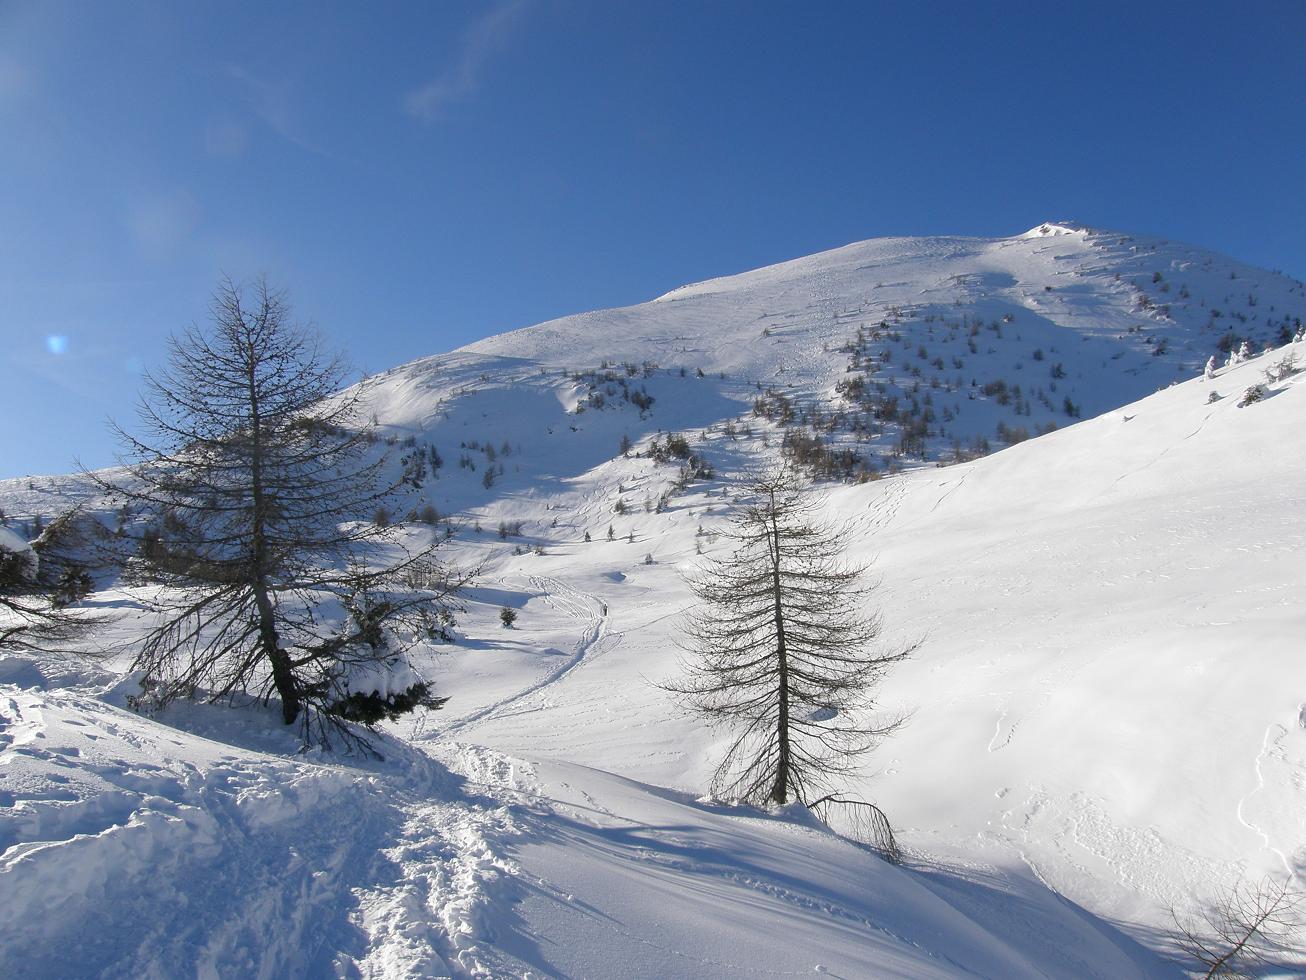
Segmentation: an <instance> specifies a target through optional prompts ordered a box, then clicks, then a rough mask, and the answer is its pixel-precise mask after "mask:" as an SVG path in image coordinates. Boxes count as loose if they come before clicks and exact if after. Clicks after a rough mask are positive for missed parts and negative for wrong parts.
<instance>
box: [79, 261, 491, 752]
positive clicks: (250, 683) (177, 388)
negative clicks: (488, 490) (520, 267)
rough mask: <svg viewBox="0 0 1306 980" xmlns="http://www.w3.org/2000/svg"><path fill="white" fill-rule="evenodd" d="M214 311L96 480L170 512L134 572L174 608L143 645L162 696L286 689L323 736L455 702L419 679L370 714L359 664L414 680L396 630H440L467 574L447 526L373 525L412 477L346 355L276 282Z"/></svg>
mask: <svg viewBox="0 0 1306 980" xmlns="http://www.w3.org/2000/svg"><path fill="white" fill-rule="evenodd" d="M210 314H211V316H210V323H209V325H208V327H207V329H203V330H202V329H200V328H198V327H191V328H190V329H187V330H185V331H184V332H183V333H181V334H180V335H179V336H176V337H174V338H172V340H171V341H170V343H169V352H168V353H169V358H168V365H167V367H166V369H164V370H163V371H161V372H159V373H156V374H150V375H147V377H146V382H145V383H146V391H145V394H144V397H143V398H142V402H141V406H140V409H139V416H140V422H141V432H142V433H143V434H142V435H140V436H136V435H132V434H130V433H128V432H127V431H126V430H125V429H122V428H121V427H116V428H117V432H118V435H119V437H120V438H121V439H122V440H123V442H124V443H125V445H126V448H127V451H126V453H125V455H124V459H123V463H124V466H125V470H124V471H122V472H121V473H119V474H117V475H111V476H106V475H104V474H90V475H91V477H92V478H93V479H95V480H96V481H97V482H98V483H99V484H100V486H101V487H102V488H104V489H106V490H109V491H111V492H112V493H113V494H114V495H115V496H116V497H118V498H120V499H122V500H124V501H125V502H126V503H127V504H129V505H130V507H131V509H132V510H133V511H134V512H137V513H144V514H147V515H150V516H151V517H152V518H153V522H152V523H151V524H150V526H149V527H148V528H147V530H146V532H145V533H144V534H143V535H142V540H141V547H140V552H139V556H138V557H137V558H135V559H133V561H132V563H131V565H130V566H129V570H131V569H134V570H135V571H136V572H137V573H139V574H138V578H139V579H140V580H142V581H143V582H145V583H148V584H149V585H150V586H151V590H150V591H149V593H148V595H149V596H151V597H152V598H151V600H150V601H151V604H152V606H153V608H154V610H155V612H156V613H157V615H158V620H157V625H156V626H154V628H152V629H151V630H150V632H149V633H148V635H146V636H145V637H144V639H143V640H140V641H138V642H136V644H135V650H136V654H135V663H134V667H135V668H136V669H138V670H142V671H144V676H145V687H146V689H147V691H148V692H149V693H150V696H151V698H152V699H153V700H154V701H155V702H157V703H166V702H168V701H170V700H172V699H174V698H176V697H178V696H202V697H205V698H208V699H210V700H218V699H222V698H225V697H228V696H229V695H233V694H235V693H238V692H246V691H251V692H254V693H257V694H259V695H260V696H263V697H265V698H266V697H270V696H271V694H272V693H273V692H275V694H276V695H277V697H278V698H279V699H280V702H281V711H282V717H283V719H284V720H285V722H286V724H292V723H294V722H295V721H296V719H301V720H302V722H303V724H304V726H305V734H306V736H308V735H313V734H315V733H314V731H313V726H318V731H317V732H316V734H317V735H320V736H321V737H322V739H323V740H326V736H327V735H329V734H330V732H331V731H333V730H335V731H339V732H341V733H344V734H346V737H349V728H348V726H347V725H345V724H344V723H343V720H344V719H350V720H362V721H365V722H370V721H374V720H376V719H377V718H378V717H379V716H380V715H381V714H385V713H392V712H393V710H396V709H401V708H406V707H416V706H418V705H425V706H427V707H438V706H439V704H440V703H441V702H442V701H443V699H439V698H435V697H434V696H433V695H432V694H431V692H430V690H429V688H428V687H427V686H426V684H425V682H424V681H420V680H415V681H414V683H413V684H412V685H410V686H409V687H407V688H405V689H404V690H402V691H398V692H395V691H388V692H386V693H384V696H383V697H382V703H379V704H377V703H373V704H372V705H371V707H370V708H369V707H368V706H367V705H365V704H362V703H360V699H359V696H358V695H359V693H360V692H359V691H358V690H356V689H355V688H354V687H353V686H351V678H355V677H357V676H358V674H359V673H360V671H361V672H363V673H366V674H368V675H369V676H371V677H376V676H378V672H380V673H381V674H384V673H385V672H386V671H395V672H398V674H400V675H402V676H411V671H410V670H408V665H407V661H406V656H405V653H404V650H403V649H402V647H403V644H402V643H397V642H395V641H394V640H393V638H392V639H391V640H387V641H385V642H382V640H383V635H384V634H385V632H386V631H387V630H388V629H389V628H390V627H394V629H395V630H401V629H402V630H403V631H404V636H406V637H408V638H409V639H410V640H412V639H416V638H419V636H420V633H421V632H422V631H423V630H426V631H427V632H428V633H434V632H436V631H437V630H439V629H440V628H441V623H445V624H447V622H448V621H449V611H450V609H451V608H452V606H453V605H455V604H456V599H455V596H456V592H457V590H458V588H459V587H460V586H461V585H462V584H463V583H464V581H465V578H466V576H465V575H464V574H461V573H459V574H454V573H449V572H448V571H447V570H446V569H444V568H442V567H441V566H440V565H439V564H437V563H436V562H435V560H434V556H433V550H434V548H435V545H436V542H437V541H438V536H436V535H435V534H434V532H432V531H430V530H429V529H426V528H423V529H421V530H420V531H418V530H417V529H411V531H410V529H407V528H404V527H402V526H397V525H387V526H379V524H378V523H375V522H373V521H372V520H371V519H370V518H371V515H373V514H375V513H376V512H377V511H378V510H380V509H381V508H383V507H385V505H386V503H387V502H388V501H389V500H390V499H391V497H392V495H393V494H395V493H396V492H397V491H398V489H399V486H400V484H401V481H402V476H401V475H400V476H398V477H396V478H395V479H393V480H391V479H388V478H387V474H391V473H393V471H394V470H395V469H396V468H395V467H391V466H390V465H389V460H388V457H387V455H386V454H385V452H384V446H383V444H382V445H380V446H379V445H378V442H379V440H378V439H377V438H376V435H375V432H374V428H375V424H374V423H367V422H364V421H362V420H360V417H359V416H360V409H361V405H360V399H361V395H362V391H363V389H362V387H361V386H356V387H354V388H352V389H349V390H347V391H344V392H343V393H342V392H341V388H342V387H343V385H344V381H345V367H344V365H343V362H342V360H341V359H340V357H339V356H337V355H334V354H331V353H328V352H326V351H325V350H324V349H323V347H322V345H321V342H320V339H319V337H318V336H317V334H316V333H315V332H314V331H313V330H312V329H310V328H306V327H302V326H299V325H296V324H294V323H292V322H291V319H290V311H289V307H288V305H287V303H286V300H285V298H284V296H283V295H282V294H281V293H278V292H275V291H273V290H271V289H270V288H269V287H268V285H267V283H266V282H265V281H262V280H260V281H259V282H257V283H256V284H255V286H254V287H253V288H252V289H245V288H243V287H240V286H238V285H236V284H235V283H233V282H231V281H230V280H225V281H224V282H222V283H221V285H220V286H219V288H218V289H217V291H216V292H215V294H214V296H213V300H212V304H211V307H210ZM410 538H420V539H421V540H422V541H423V542H425V543H424V544H422V545H421V546H417V547H415V548H414V547H409V546H408V544H407V543H406V542H407V541H408V540H410ZM157 586H162V588H157ZM333 612H334V613H338V615H337V616H333ZM339 622H343V624H344V625H343V626H340V625H338V623H339ZM381 687H382V688H385V687H386V685H385V684H382V685H381ZM378 696H381V695H378ZM374 700H375V699H374ZM305 709H310V710H305Z"/></svg>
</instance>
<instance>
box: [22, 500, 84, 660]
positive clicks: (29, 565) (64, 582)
mask: <svg viewBox="0 0 1306 980" xmlns="http://www.w3.org/2000/svg"><path fill="white" fill-rule="evenodd" d="M0 518H2V515H0ZM83 524H86V525H87V526H90V527H93V528H94V529H95V530H96V531H97V532H98V533H99V534H101V535H104V536H106V537H107V536H108V535H109V532H108V531H107V530H105V529H104V528H103V527H102V526H101V525H100V524H99V523H98V522H95V521H94V520H93V519H91V518H85V517H84V515H82V514H81V513H80V511H79V510H78V509H76V508H74V509H73V510H70V511H67V512H66V513H64V514H61V515H59V516H58V517H56V518H55V519H54V520H52V521H51V522H50V523H49V525H46V524H45V522H44V521H43V520H41V519H40V518H39V517H38V518H37V520H36V521H35V522H33V529H35V530H37V532H38V534H39V536H38V537H37V539H36V540H35V541H33V542H31V543H30V544H28V543H27V542H26V541H25V540H24V539H23V537H22V536H21V535H18V534H17V533H15V532H13V531H7V532H6V533H4V534H2V535H0V652H3V651H6V650H27V651H35V650H41V651H45V652H52V651H60V650H66V651H71V650H72V649H73V645H74V643H75V641H77V640H80V639H83V638H84V637H85V636H86V635H87V634H88V633H90V632H91V631H92V630H93V629H94V628H95V627H97V626H100V625H103V624H104V622H105V619H106V617H105V616H104V615H103V614H97V613H89V612H87V611H86V610H78V611H76V612H74V611H73V610H72V609H71V608H70V607H72V606H75V605H76V604H77V603H79V602H81V601H82V599H84V598H86V596H87V595H89V594H90V592H91V589H92V585H93V583H92V579H91V574H90V570H89V569H88V568H87V566H86V565H85V563H84V559H85V555H84V552H85V551H86V550H87V548H88V547H89V545H90V544H91V543H89V542H84V541H81V540H80V539H81V537H82V536H83V534H84V531H83V528H82V525H83Z"/></svg>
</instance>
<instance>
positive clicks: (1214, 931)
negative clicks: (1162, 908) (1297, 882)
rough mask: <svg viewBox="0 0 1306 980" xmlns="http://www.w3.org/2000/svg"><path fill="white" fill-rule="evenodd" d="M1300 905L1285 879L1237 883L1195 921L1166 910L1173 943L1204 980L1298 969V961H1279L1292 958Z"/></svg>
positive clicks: (1290, 880) (1299, 919) (1300, 899)
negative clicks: (1172, 924) (1171, 923)
mask: <svg viewBox="0 0 1306 980" xmlns="http://www.w3.org/2000/svg"><path fill="white" fill-rule="evenodd" d="M1303 901H1304V900H1303V896H1302V894H1301V892H1300V891H1297V890H1295V889H1294V888H1293V879H1292V878H1291V877H1284V878H1274V877H1269V876H1267V877H1265V878H1262V879H1261V880H1260V881H1258V882H1239V883H1238V884H1237V885H1234V886H1233V887H1232V888H1228V889H1226V890H1224V891H1222V892H1220V893H1219V894H1218V895H1217V896H1216V899H1215V901H1213V902H1211V903H1210V904H1209V905H1208V906H1207V907H1206V909H1204V910H1203V912H1202V915H1201V921H1200V922H1181V921H1180V920H1179V917H1178V916H1177V915H1175V914H1174V912H1173V911H1172V912H1171V915H1172V916H1173V917H1174V920H1175V926H1176V929H1177V932H1176V935H1175V944H1176V945H1177V946H1178V947H1179V949H1180V951H1182V952H1183V953H1184V954H1186V955H1187V956H1189V957H1191V958H1192V959H1193V960H1194V961H1195V962H1196V963H1198V964H1199V966H1200V969H1202V970H1204V971H1205V973H1203V976H1204V977H1206V978H1208V980H1209V978H1212V977H1253V976H1258V975H1260V974H1261V973H1263V972H1264V971H1267V970H1275V969H1279V968H1284V967H1285V966H1287V968H1289V969H1291V968H1292V967H1296V968H1298V969H1299V968H1300V967H1301V966H1302V965H1303V964H1302V961H1301V960H1300V959H1297V960H1296V962H1295V963H1293V964H1284V963H1282V962H1281V961H1280V958H1281V957H1283V956H1284V955H1291V954H1293V953H1294V940H1293V937H1294V935H1295V931H1296V930H1297V929H1299V928H1300V927H1301V926H1302V916H1301V913H1302V907H1303ZM1296 952H1297V953H1298V954H1299V953H1300V950H1296ZM1293 975H1294V976H1296V975H1297V974H1296V973H1294V974H1293Z"/></svg>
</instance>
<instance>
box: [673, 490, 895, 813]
mask: <svg viewBox="0 0 1306 980" xmlns="http://www.w3.org/2000/svg"><path fill="white" fill-rule="evenodd" d="M749 489H750V492H751V501H750V502H749V503H747V504H746V505H745V506H744V508H743V511H742V513H740V515H739V516H738V517H737V518H735V520H734V525H733V528H732V529H731V530H729V531H727V532H726V536H727V538H729V539H730V540H732V541H734V542H735V549H734V551H733V552H732V553H731V554H730V555H728V556H727V557H725V558H722V559H719V560H713V561H709V562H708V563H707V564H706V565H704V566H703V567H701V568H700V569H699V571H698V572H697V573H696V574H695V575H693V576H692V577H691V579H690V586H691V588H692V589H693V591H694V593H695V595H696V596H697V597H698V599H699V600H700V603H701V604H700V605H699V606H698V607H697V608H696V609H695V610H694V611H693V612H691V613H690V614H689V615H688V617H687V622H686V626H685V633H686V636H687V643H686V649H687V650H688V651H689V652H690V653H691V654H692V659H691V660H690V661H689V662H688V664H687V670H688V676H687V677H686V678H685V679H683V680H681V681H678V682H673V683H670V684H667V685H666V689H667V690H670V691H672V692H674V693H677V694H679V695H682V696H683V697H684V698H685V700H686V702H687V703H688V704H689V705H690V707H692V708H693V709H694V710H696V711H697V712H699V713H700V714H702V715H704V716H705V717H707V718H709V719H711V720H712V721H714V722H719V723H722V724H724V725H725V726H726V727H728V728H729V729H730V730H731V731H732V734H733V741H732V742H731V743H730V747H729V749H728V750H727V752H726V755H725V757H724V758H723V759H722V761H721V764H720V766H719V768H718V770H717V776H716V784H715V788H716V789H717V791H718V792H723V793H725V794H727V795H730V796H733V797H736V798H741V799H746V800H750V801H753V802H757V803H760V802H763V801H770V802H773V803H779V804H783V803H787V802H789V801H790V800H791V799H797V800H799V801H800V802H803V803H805V804H808V805H814V804H816V803H818V802H819V798H820V796H821V794H822V793H824V792H826V791H828V789H829V788H830V786H831V781H832V780H833V779H835V778H837V777H838V776H841V775H846V774H848V773H850V772H851V771H853V770H854V769H855V768H856V760H857V756H858V755H859V754H860V753H861V752H863V751H865V750H866V749H868V748H869V747H871V746H872V745H873V744H874V743H875V742H876V741H877V740H878V739H879V738H881V737H882V736H884V735H886V734H888V733H889V732H890V731H892V730H893V729H894V728H895V727H896V726H897V723H896V722H893V721H891V722H887V723H882V724H878V725H877V724H875V723H873V722H872V721H871V720H870V714H869V712H870V711H871V709H872V707H873V704H872V700H871V692H872V690H873V688H874V686H875V684H876V682H877V681H878V680H879V678H880V677H881V675H882V674H883V673H884V671H885V670H886V669H887V668H888V667H889V666H890V665H891V664H894V663H896V662H897V661H899V660H901V659H903V658H904V657H905V656H907V654H908V653H909V652H910V651H899V652H896V653H883V652H873V651H871V650H870V649H869V644H870V643H871V641H872V640H874V639H875V637H876V635H877V633H878V631H879V623H878V620H877V619H876V618H875V617H874V616H868V615H867V614H866V613H865V612H864V611H863V609H864V605H865V599H866V595H867V593H868V591H869V589H868V587H867V586H866V585H865V580H864V574H865V569H864V568H862V567H859V566H855V565H849V564H846V563H845V562H844V560H843V555H844V553H845V551H846V547H847V543H848V537H849V531H848V529H847V528H834V527H830V526H827V525H825V524H824V523H822V522H821V521H820V520H819V519H818V518H817V517H816V515H815V512H814V511H815V502H814V501H812V500H811V499H810V497H809V496H808V495H807V494H806V493H805V492H804V489H803V488H802V486H801V485H800V484H799V483H798V482H797V480H796V478H795V477H794V476H793V475H792V474H791V473H789V472H781V473H779V474H774V475H769V476H761V477H757V478H754V479H753V480H752V484H751V486H750V488H749Z"/></svg>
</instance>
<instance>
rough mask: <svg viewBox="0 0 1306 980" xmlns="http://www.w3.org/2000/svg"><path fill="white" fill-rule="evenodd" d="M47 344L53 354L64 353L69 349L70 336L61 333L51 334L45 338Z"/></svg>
mask: <svg viewBox="0 0 1306 980" xmlns="http://www.w3.org/2000/svg"><path fill="white" fill-rule="evenodd" d="M45 346H46V349H47V350H49V351H50V353H51V354H62V353H63V352H64V351H66V350H67V349H68V338H67V337H64V336H62V335H61V334H51V335H50V336H49V337H46V338H45Z"/></svg>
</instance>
